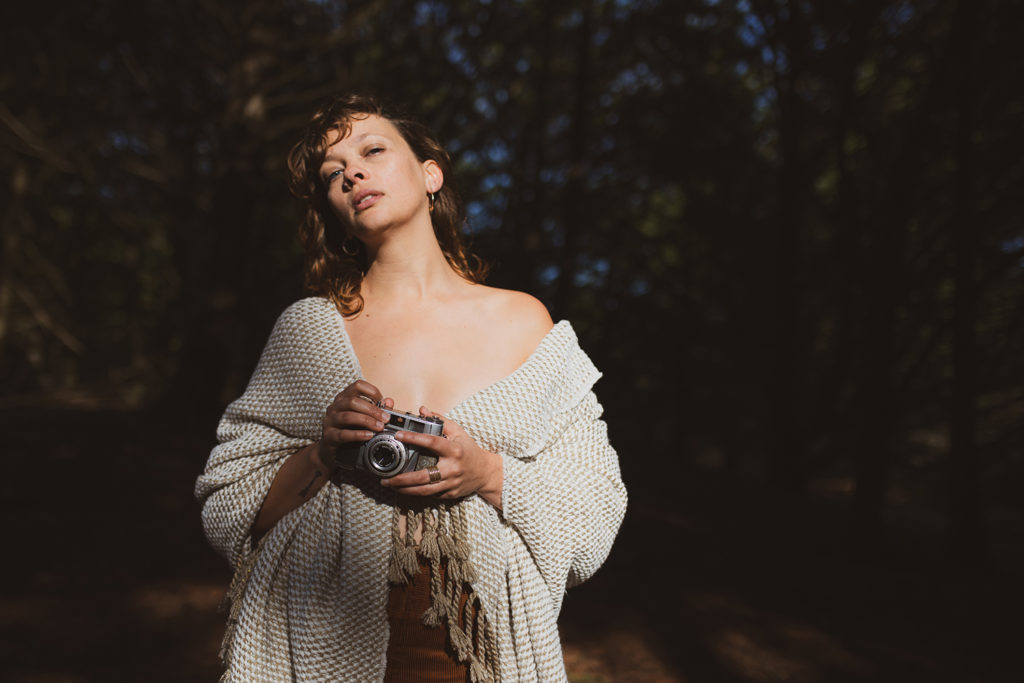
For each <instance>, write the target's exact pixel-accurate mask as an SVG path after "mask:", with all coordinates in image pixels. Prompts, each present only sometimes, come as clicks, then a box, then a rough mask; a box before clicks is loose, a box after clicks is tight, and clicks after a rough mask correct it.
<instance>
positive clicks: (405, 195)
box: [320, 115, 444, 242]
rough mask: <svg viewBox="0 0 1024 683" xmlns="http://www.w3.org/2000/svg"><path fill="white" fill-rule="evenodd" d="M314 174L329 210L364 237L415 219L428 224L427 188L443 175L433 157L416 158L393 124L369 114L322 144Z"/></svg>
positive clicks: (437, 183) (436, 185)
mask: <svg viewBox="0 0 1024 683" xmlns="http://www.w3.org/2000/svg"><path fill="white" fill-rule="evenodd" d="M320 177H321V179H322V180H323V182H324V186H325V187H326V188H327V199H328V201H329V203H330V205H331V208H332V209H333V210H334V213H335V215H337V216H338V218H339V219H340V220H341V222H342V223H343V224H344V225H345V226H346V228H347V229H348V230H349V232H350V233H351V234H353V235H354V236H355V237H357V238H359V239H360V240H363V241H364V242H365V241H367V240H368V239H369V240H373V237H374V235H379V234H383V232H384V231H386V230H387V229H388V228H392V227H396V226H402V225H406V224H410V223H412V222H414V221H416V220H426V222H427V223H428V224H429V222H430V214H429V204H428V200H427V193H429V192H437V191H438V190H439V189H441V184H442V183H443V180H444V179H443V177H442V174H441V169H440V168H439V167H438V165H437V163H436V162H434V161H420V160H419V159H417V158H416V155H415V154H414V153H413V151H412V149H411V148H410V147H409V144H408V143H407V142H406V141H405V138H403V137H402V135H401V133H399V132H398V129H397V128H395V126H394V124H392V123H391V122H390V121H388V120H387V119H384V118H381V117H379V116H372V115H371V116H368V117H366V118H363V119H355V120H353V121H352V122H351V127H350V129H349V131H348V134H347V135H346V136H345V137H343V138H341V139H340V140H335V141H334V142H333V143H332V144H331V145H330V147H328V148H327V154H326V155H325V157H324V162H323V164H322V165H321V166H320Z"/></svg>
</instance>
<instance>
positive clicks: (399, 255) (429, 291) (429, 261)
mask: <svg viewBox="0 0 1024 683" xmlns="http://www.w3.org/2000/svg"><path fill="white" fill-rule="evenodd" d="M368 256H369V263H370V265H369V268H368V269H367V271H366V275H365V276H363V282H362V286H361V287H360V292H361V293H362V295H363V300H364V301H366V302H367V303H369V302H371V301H372V302H375V303H377V304H385V305H386V304H387V303H388V302H390V301H395V300H398V299H402V300H405V301H408V300H410V299H412V300H419V299H425V298H427V297H428V296H432V295H436V294H437V293H439V292H441V291H444V290H445V289H447V288H450V287H453V286H456V285H458V284H460V283H463V282H465V281H464V280H463V279H462V277H461V276H459V274H458V273H456V272H455V271H454V270H452V268H451V266H449V265H448V261H447V259H445V257H444V252H442V251H441V246H440V245H439V244H438V243H437V238H436V237H434V232H433V230H431V231H430V232H429V233H426V232H424V231H415V232H413V231H408V232H406V233H405V234H402V235H393V236H391V237H390V238H389V239H387V240H385V241H383V242H382V243H381V244H380V245H378V246H377V247H376V248H375V249H371V250H370V252H369V254H368Z"/></svg>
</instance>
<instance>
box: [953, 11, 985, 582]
mask: <svg viewBox="0 0 1024 683" xmlns="http://www.w3.org/2000/svg"><path fill="white" fill-rule="evenodd" d="M979 12H980V9H979V3H978V2H966V1H965V0H961V1H960V2H959V3H958V4H957V11H956V14H955V17H954V24H953V25H954V29H953V30H954V32H955V33H954V35H955V38H954V41H955V47H954V50H955V52H956V54H957V56H958V58H957V59H956V63H957V65H958V66H959V78H958V80H959V83H958V84H957V85H958V87H957V89H956V96H957V104H956V106H957V119H956V133H955V135H956V137H955V143H954V144H955V158H956V171H955V173H954V187H953V222H952V244H953V249H954V254H953V259H954V266H953V272H954V287H955V289H954V295H953V386H952V401H951V406H950V408H951V414H950V460H951V468H950V483H949V490H950V509H949V526H948V532H947V533H948V539H947V543H948V549H949V556H950V559H951V560H952V561H953V562H955V563H956V564H959V565H962V566H967V567H970V566H978V565H983V564H984V562H985V560H986V558H987V555H988V551H987V543H986V535H985V520H984V511H983V509H982V498H981V490H980V487H979V481H978V480H979V475H980V471H979V470H980V467H979V462H978V452H977V443H976V436H977V434H976V428H975V414H976V405H977V394H978V387H977V375H978V362H977V361H978V355H977V346H978V345H977V322H978V299H979V295H980V291H979V283H978V276H977V272H976V266H975V264H976V263H977V255H978V243H979V241H980V233H981V231H982V229H983V227H984V226H983V225H981V224H980V222H979V221H978V220H977V217H976V213H975V208H974V207H975V199H974V176H973V169H972V165H971V162H972V159H971V156H972V150H971V134H972V131H973V129H974V107H975V98H976V92H975V87H974V83H975V79H976V78H977V77H978V74H977V70H976V68H975V66H976V65H975V60H976V50H975V41H976V34H977V24H978V14H979Z"/></svg>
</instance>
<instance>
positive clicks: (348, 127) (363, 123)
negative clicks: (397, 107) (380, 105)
mask: <svg viewBox="0 0 1024 683" xmlns="http://www.w3.org/2000/svg"><path fill="white" fill-rule="evenodd" d="M373 135H376V136H380V137H385V138H390V139H393V140H400V141H404V138H403V137H402V134H401V133H399V132H398V129H397V128H396V127H395V124H393V123H391V121H389V120H387V119H385V118H383V117H381V116H377V115H376V114H368V115H363V116H361V117H360V118H351V119H349V120H348V121H346V122H344V123H343V124H342V125H341V126H338V127H336V128H332V129H331V130H329V131H327V147H328V150H329V149H330V148H332V147H335V146H337V145H339V144H340V145H342V146H344V145H346V144H358V143H359V142H361V141H362V140H363V139H364V138H366V137H370V136H373Z"/></svg>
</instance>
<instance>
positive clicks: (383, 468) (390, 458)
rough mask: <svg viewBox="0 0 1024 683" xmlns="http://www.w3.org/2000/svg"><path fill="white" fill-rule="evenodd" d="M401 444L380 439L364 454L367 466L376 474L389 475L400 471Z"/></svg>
mask: <svg viewBox="0 0 1024 683" xmlns="http://www.w3.org/2000/svg"><path fill="white" fill-rule="evenodd" d="M403 451H404V449H403V448H402V444H400V443H398V442H397V441H393V440H391V439H381V440H379V441H377V442H376V443H374V444H372V445H371V446H370V449H369V452H368V453H367V454H366V460H367V464H369V466H370V467H372V468H373V469H374V470H376V472H377V473H378V474H381V475H390V474H393V473H394V472H396V471H397V470H399V469H401V466H402V453H403Z"/></svg>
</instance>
